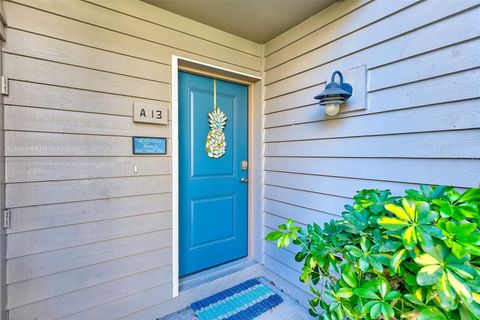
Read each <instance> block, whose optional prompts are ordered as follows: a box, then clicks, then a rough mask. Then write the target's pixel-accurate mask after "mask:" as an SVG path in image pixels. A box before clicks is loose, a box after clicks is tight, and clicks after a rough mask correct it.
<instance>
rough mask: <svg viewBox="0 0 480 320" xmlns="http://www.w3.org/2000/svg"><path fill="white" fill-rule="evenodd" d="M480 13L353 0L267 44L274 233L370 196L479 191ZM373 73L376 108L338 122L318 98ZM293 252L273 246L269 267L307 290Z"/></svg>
mask: <svg viewBox="0 0 480 320" xmlns="http://www.w3.org/2000/svg"><path fill="white" fill-rule="evenodd" d="M479 16H480V7H479V6H478V2H477V1H474V0H467V1H445V2H440V3H439V2H438V1H434V0H427V1H409V0H401V1H342V2H339V3H336V4H334V5H332V6H331V7H329V8H327V9H326V10H324V11H322V12H320V13H319V14H317V15H316V16H314V17H312V18H310V19H309V20H307V21H305V22H303V23H302V24H300V25H298V26H296V27H294V28H293V29H291V30H289V31H287V32H286V33H284V34H282V35H281V36H279V37H277V38H276V39H274V40H272V41H270V42H269V43H267V45H266V47H265V53H266V57H265V68H266V71H265V78H266V86H265V97H266V100H265V149H264V150H265V151H264V156H265V167H264V168H265V179H264V184H265V194H264V196H265V205H264V211H265V223H264V225H265V231H266V232H268V231H270V230H272V229H273V228H275V227H276V226H278V224H280V223H284V222H285V221H286V219H288V218H292V219H294V220H296V221H298V223H300V224H301V225H304V224H307V223H312V222H317V223H320V224H322V223H324V222H326V221H329V220H330V219H335V218H338V217H339V216H340V214H341V212H342V210H343V205H344V204H347V203H350V202H351V197H352V196H353V195H354V193H355V191H356V190H359V189H362V188H381V189H391V190H392V192H394V193H395V194H400V193H401V192H402V191H403V190H405V189H409V188H415V187H417V186H418V184H445V185H453V186H455V187H458V188H466V187H474V186H477V185H478V182H479V180H480V147H479V146H480V130H479V129H480V89H479V88H480V53H479V52H480V50H479V49H480V25H479V24H478V23H477V21H478V17H479ZM439 35H440V36H439ZM361 65H366V67H367V79H368V81H367V88H366V91H367V92H366V94H367V106H366V107H367V108H366V110H362V111H353V112H346V113H340V114H339V115H338V116H336V117H328V116H326V115H325V113H324V111H323V109H322V108H321V107H319V106H318V104H317V101H316V100H315V99H313V97H314V96H315V95H316V94H318V93H319V92H320V91H321V90H323V88H324V86H325V80H326V79H329V76H330V74H331V73H332V72H333V71H334V70H347V69H349V68H354V67H357V66H361ZM345 80H346V81H347V82H348V80H349V79H345ZM355 90H358V88H354V94H355V93H357V92H358V91H355ZM360 94H363V92H361V93H360ZM289 250H291V249H288V250H281V251H278V250H276V249H275V247H273V246H270V245H266V248H265V264H266V266H267V267H269V268H271V269H272V270H275V271H277V272H278V271H280V274H282V275H283V276H285V278H286V279H288V280H290V281H293V283H295V284H298V285H299V286H301V284H299V282H298V281H297V278H298V276H299V274H300V273H299V272H300V267H299V266H298V264H296V263H295V262H294V261H293V253H292V252H291V251H289ZM304 289H305V290H307V289H308V288H306V287H304Z"/></svg>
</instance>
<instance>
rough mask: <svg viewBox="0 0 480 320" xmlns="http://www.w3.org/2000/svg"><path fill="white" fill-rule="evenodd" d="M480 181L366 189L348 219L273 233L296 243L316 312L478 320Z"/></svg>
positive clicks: (274, 237) (333, 315) (340, 315)
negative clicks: (399, 192) (395, 192)
mask: <svg viewBox="0 0 480 320" xmlns="http://www.w3.org/2000/svg"><path fill="white" fill-rule="evenodd" d="M479 202H480V188H475V189H469V190H467V191H466V192H464V193H463V194H460V193H459V192H457V191H456V190H455V189H454V188H452V187H425V186H422V187H421V189H420V191H416V190H407V191H406V195H405V196H404V197H392V196H391V193H390V191H389V190H384V191H380V190H362V191H359V192H358V193H357V195H355V196H354V203H353V205H351V206H350V205H346V206H345V209H346V211H345V212H343V213H342V217H343V219H340V220H332V221H331V222H329V223H325V225H324V226H323V227H320V226H319V225H317V224H313V225H307V227H306V229H300V228H299V227H297V226H295V225H294V222H293V221H292V220H289V221H288V223H287V224H282V225H280V226H279V227H278V230H277V231H273V232H271V233H269V234H268V235H267V237H266V240H268V241H277V246H278V247H279V248H281V247H286V246H289V245H290V243H291V242H292V243H293V244H295V245H297V246H299V248H298V250H299V251H298V253H297V254H296V255H295V260H296V261H298V262H302V261H303V269H302V273H301V276H300V281H302V282H304V283H311V284H310V289H311V291H312V293H313V294H314V296H315V297H314V298H313V299H311V300H310V309H309V312H310V314H311V315H312V316H314V317H318V319H345V318H347V319H421V320H426V319H428V320H437V319H438V320H440V319H480V229H479V225H480V213H479Z"/></svg>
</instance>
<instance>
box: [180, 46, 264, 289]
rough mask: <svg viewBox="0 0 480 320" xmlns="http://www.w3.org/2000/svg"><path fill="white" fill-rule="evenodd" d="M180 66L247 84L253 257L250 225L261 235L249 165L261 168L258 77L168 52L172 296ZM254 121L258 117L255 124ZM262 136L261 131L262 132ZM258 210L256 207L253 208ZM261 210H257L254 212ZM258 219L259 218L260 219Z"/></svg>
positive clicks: (250, 251) (249, 206)
mask: <svg viewBox="0 0 480 320" xmlns="http://www.w3.org/2000/svg"><path fill="white" fill-rule="evenodd" d="M180 70H187V71H191V72H194V73H198V74H204V75H208V76H212V77H217V78H219V79H225V80H228V81H233V82H238V83H242V84H244V85H248V113H249V115H248V158H249V159H248V161H249V171H248V179H249V184H248V200H249V203H248V221H249V222H248V257H250V258H253V257H254V256H255V254H254V251H258V250H254V246H255V243H254V242H255V241H253V240H254V233H255V232H254V229H255V231H256V230H258V231H259V233H260V234H259V236H260V237H263V235H262V234H261V226H260V225H258V223H256V224H255V221H256V220H257V219H255V217H254V215H253V213H254V208H255V207H258V206H257V205H256V203H254V202H257V201H261V193H260V192H257V191H256V190H254V184H256V183H261V181H258V180H261V179H255V176H258V175H256V174H254V172H253V170H252V169H253V168H257V169H260V170H261V168H262V166H261V163H257V162H258V161H255V158H254V154H253V153H254V152H261V149H260V150H256V151H255V150H254V148H253V144H252V142H253V139H254V137H255V136H257V138H258V135H256V134H255V131H254V130H257V131H258V129H259V128H260V127H263V123H262V120H261V119H256V118H255V117H254V116H253V115H254V112H253V111H254V108H255V106H256V107H258V108H260V106H261V94H255V92H257V91H261V90H259V88H260V89H261V87H260V85H261V81H260V80H262V78H261V77H258V76H255V75H251V74H247V73H243V72H238V71H234V70H230V69H227V68H223V67H219V66H215V65H211V64H209V63H204V62H200V61H196V60H192V59H189V58H184V57H180V56H176V55H172V64H171V71H172V74H171V77H172V78H171V79H172V108H171V120H172V297H173V298H175V297H177V296H178V294H179V262H178V255H179V254H178V237H179V231H178V230H179V226H178V214H179V212H178V205H179V203H178V201H179V200H178V199H179V194H178V193H179V190H178V185H179V183H178V179H179V172H178V170H179V168H178V160H179V157H178V125H179V123H178V72H179V71H180ZM254 121H255V122H257V121H258V123H257V125H255V123H254ZM262 136H263V134H262ZM255 211H258V210H255ZM258 214H261V213H258ZM260 220H261V219H260Z"/></svg>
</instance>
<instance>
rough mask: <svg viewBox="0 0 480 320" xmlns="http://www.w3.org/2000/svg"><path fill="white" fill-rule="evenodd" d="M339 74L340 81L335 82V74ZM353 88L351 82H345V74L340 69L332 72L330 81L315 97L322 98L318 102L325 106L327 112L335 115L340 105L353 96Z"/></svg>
mask: <svg viewBox="0 0 480 320" xmlns="http://www.w3.org/2000/svg"><path fill="white" fill-rule="evenodd" d="M336 75H338V77H339V78H340V83H337V82H335V76H336ZM352 92H353V88H352V86H351V85H350V84H349V83H344V82H343V75H342V73H341V72H340V71H335V72H334V73H333V74H332V78H331V80H330V83H329V84H327V86H326V87H325V90H323V91H322V92H321V93H320V94H319V95H317V96H315V99H317V100H320V101H319V102H318V103H319V104H320V105H321V106H325V113H326V114H328V115H329V116H334V115H336V114H337V113H338V111H339V110H340V105H341V104H344V103H345V102H346V101H347V100H348V99H349V98H350V97H351V96H352Z"/></svg>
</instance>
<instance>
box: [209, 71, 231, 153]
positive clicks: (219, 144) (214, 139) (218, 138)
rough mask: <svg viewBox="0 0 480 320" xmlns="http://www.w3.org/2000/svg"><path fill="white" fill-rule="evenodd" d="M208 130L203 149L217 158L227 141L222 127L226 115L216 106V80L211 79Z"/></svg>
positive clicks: (223, 151)
mask: <svg viewBox="0 0 480 320" xmlns="http://www.w3.org/2000/svg"><path fill="white" fill-rule="evenodd" d="M208 122H209V123H210V131H209V132H208V135H207V140H206V142H205V150H206V152H207V155H208V156H209V157H210V158H214V159H218V158H220V157H222V156H223V155H224V154H225V149H226V147H227V142H226V141H225V134H224V133H223V128H225V124H226V123H227V116H226V115H225V113H223V112H222V111H221V110H220V108H218V107H217V82H216V80H215V79H214V80H213V112H209V113H208Z"/></svg>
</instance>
